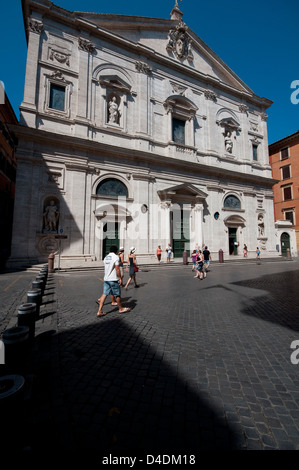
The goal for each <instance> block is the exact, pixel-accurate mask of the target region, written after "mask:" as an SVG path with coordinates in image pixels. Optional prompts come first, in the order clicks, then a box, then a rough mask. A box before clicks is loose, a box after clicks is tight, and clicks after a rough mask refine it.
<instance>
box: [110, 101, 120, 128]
mask: <svg viewBox="0 0 299 470" xmlns="http://www.w3.org/2000/svg"><path fill="white" fill-rule="evenodd" d="M119 117H120V111H119V107H118V104H117V100H116V96H113V97H112V98H111V100H110V101H109V104H108V122H112V123H113V124H119Z"/></svg>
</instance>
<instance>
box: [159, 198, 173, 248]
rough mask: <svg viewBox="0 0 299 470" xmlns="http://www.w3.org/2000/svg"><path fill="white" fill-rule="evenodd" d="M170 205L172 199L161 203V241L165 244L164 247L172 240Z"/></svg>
mask: <svg viewBox="0 0 299 470" xmlns="http://www.w3.org/2000/svg"><path fill="white" fill-rule="evenodd" d="M170 207H171V202H170V201H163V202H161V203H160V214H161V220H160V223H161V239H162V240H161V243H162V244H164V248H165V247H166V246H167V245H168V243H169V242H170V243H171V242H172V233H171V230H170Z"/></svg>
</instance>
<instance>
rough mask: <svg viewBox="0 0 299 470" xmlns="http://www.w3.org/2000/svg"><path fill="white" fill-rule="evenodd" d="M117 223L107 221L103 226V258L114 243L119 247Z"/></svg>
mask: <svg viewBox="0 0 299 470" xmlns="http://www.w3.org/2000/svg"><path fill="white" fill-rule="evenodd" d="M118 236H119V224H118V222H107V223H106V224H104V227H103V259H104V258H105V256H106V255H108V253H110V247H111V246H112V245H116V246H117V247H118V248H119V238H118Z"/></svg>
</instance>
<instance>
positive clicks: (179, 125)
mask: <svg viewBox="0 0 299 470" xmlns="http://www.w3.org/2000/svg"><path fill="white" fill-rule="evenodd" d="M172 140H173V142H176V143H177V144H183V145H185V121H182V120H181V119H175V118H173V120H172Z"/></svg>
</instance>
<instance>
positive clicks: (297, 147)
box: [269, 131, 299, 251]
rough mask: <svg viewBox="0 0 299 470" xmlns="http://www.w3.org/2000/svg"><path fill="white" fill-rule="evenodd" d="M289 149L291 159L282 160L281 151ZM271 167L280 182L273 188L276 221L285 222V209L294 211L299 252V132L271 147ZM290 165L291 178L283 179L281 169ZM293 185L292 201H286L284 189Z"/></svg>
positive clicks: (298, 249)
mask: <svg viewBox="0 0 299 470" xmlns="http://www.w3.org/2000/svg"><path fill="white" fill-rule="evenodd" d="M286 147H288V149H289V158H287V159H285V160H282V159H281V150H282V149H284V148H286ZM269 158H270V165H271V167H272V175H273V178H274V179H275V180H279V182H278V183H276V184H275V185H274V186H273V193H274V217H275V221H277V220H285V218H286V217H285V209H293V211H294V226H293V228H294V229H295V231H296V240H297V251H299V131H298V132H296V133H295V134H292V135H291V136H288V137H286V138H285V139H282V140H280V141H278V142H275V143H273V144H271V145H270V146H269ZM285 165H290V167H291V168H290V178H287V179H282V170H281V168H282V167H283V166H285ZM289 184H291V185H292V199H291V200H289V201H284V195H283V188H284V187H285V186H288V185H289Z"/></svg>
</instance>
